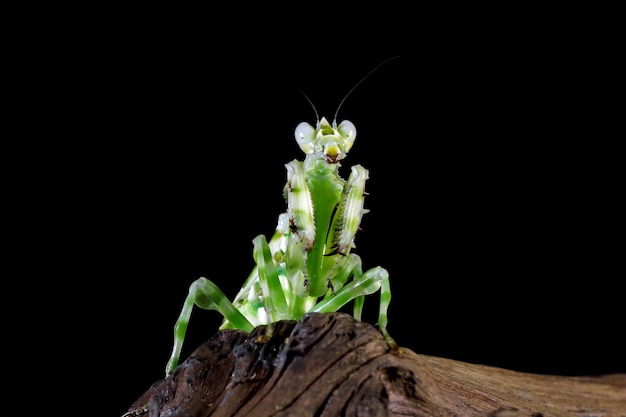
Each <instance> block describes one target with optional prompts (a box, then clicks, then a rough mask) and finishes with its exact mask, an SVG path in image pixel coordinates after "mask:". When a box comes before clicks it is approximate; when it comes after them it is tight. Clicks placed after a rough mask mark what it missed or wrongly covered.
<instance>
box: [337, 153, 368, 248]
mask: <svg viewBox="0 0 626 417" xmlns="http://www.w3.org/2000/svg"><path fill="white" fill-rule="evenodd" d="M368 178H369V172H368V171H367V169H365V168H363V167H362V166H361V165H355V166H353V167H352V172H351V173H350V177H349V178H348V182H347V183H346V185H345V191H344V194H343V197H342V199H341V202H340V203H339V207H337V214H336V215H335V221H336V224H334V225H333V228H332V230H333V236H332V237H331V238H332V242H331V247H332V248H333V251H334V252H336V253H341V254H344V255H346V254H347V253H348V252H349V251H350V248H351V247H352V246H353V242H354V236H355V235H356V232H357V231H358V230H359V225H360V224H361V219H362V217H363V214H365V213H367V212H368V210H365V209H364V208H363V204H364V200H365V198H364V195H365V181H367V179H368Z"/></svg>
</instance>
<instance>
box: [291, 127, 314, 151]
mask: <svg viewBox="0 0 626 417" xmlns="http://www.w3.org/2000/svg"><path fill="white" fill-rule="evenodd" d="M295 137H296V142H298V145H300V149H302V151H303V152H304V153H305V154H309V153H311V152H313V140H314V139H315V128H314V127H313V126H311V125H310V124H308V123H307V122H302V123H300V124H299V125H298V126H296V131H295Z"/></svg>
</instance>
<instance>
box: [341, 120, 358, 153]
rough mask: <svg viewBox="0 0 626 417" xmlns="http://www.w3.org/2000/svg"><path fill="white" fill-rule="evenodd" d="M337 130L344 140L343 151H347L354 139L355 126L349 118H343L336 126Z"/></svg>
mask: <svg viewBox="0 0 626 417" xmlns="http://www.w3.org/2000/svg"><path fill="white" fill-rule="evenodd" d="M337 131H338V132H339V134H341V137H342V138H343V140H344V141H345V143H344V152H348V151H349V150H350V148H352V144H353V143H354V139H356V127H355V126H354V123H352V122H351V121H349V120H344V121H343V122H341V123H339V126H337Z"/></svg>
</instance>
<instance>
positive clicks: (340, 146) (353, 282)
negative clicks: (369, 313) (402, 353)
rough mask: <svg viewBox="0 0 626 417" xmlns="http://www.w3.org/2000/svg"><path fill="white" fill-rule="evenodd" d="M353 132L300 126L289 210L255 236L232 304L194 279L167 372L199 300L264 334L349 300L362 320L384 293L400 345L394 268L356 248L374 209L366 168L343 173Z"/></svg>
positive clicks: (383, 313)
mask: <svg viewBox="0 0 626 417" xmlns="http://www.w3.org/2000/svg"><path fill="white" fill-rule="evenodd" d="M381 65H382V64H381ZM375 69H376V68H375ZM372 71H373V70H372ZM370 73H371V72H370ZM357 85H358V84H357ZM351 91H352V90H351ZM344 100H345V98H344ZM355 138H356V128H355V126H354V124H352V123H351V122H349V121H347V120H346V121H343V122H341V123H340V124H339V125H338V124H337V122H336V121H335V120H333V122H332V124H331V123H329V122H328V121H327V120H326V118H321V119H318V121H317V124H316V126H315V127H314V126H312V125H310V124H308V123H305V122H303V123H300V124H299V125H298V126H297V127H296V130H295V139H296V142H297V143H298V145H299V146H300V149H302V151H303V152H304V153H305V155H306V157H305V159H304V161H299V160H293V161H291V162H289V163H287V164H286V165H285V167H286V169H287V184H286V185H285V187H284V194H285V198H286V202H287V211H286V212H285V213H283V214H281V215H280V216H279V217H278V225H277V227H276V231H275V232H274V234H273V235H272V238H271V239H270V240H269V242H268V241H267V240H266V238H265V236H263V235H259V236H257V237H256V238H254V240H253V258H254V261H255V263H256V266H255V267H254V268H253V269H252V272H251V273H250V275H249V276H248V278H247V279H246V281H245V282H244V285H243V286H242V288H241V289H240V290H239V292H238V293H237V295H236V296H235V298H234V299H233V301H232V303H231V302H230V301H229V300H228V299H227V297H226V296H225V295H224V294H223V293H222V291H220V290H219V288H218V287H217V286H216V285H215V284H214V283H213V282H211V281H209V280H208V279H206V278H200V279H198V280H196V281H195V282H194V283H193V284H192V285H191V287H190V288H189V294H188V296H187V299H186V300H185V303H184V305H183V308H182V311H181V313H180V316H179V318H178V320H177V321H176V324H175V326H174V347H173V349H172V354H171V357H170V360H169V362H168V364H167V368H166V374H169V373H171V372H172V371H173V370H174V369H175V368H176V366H177V364H178V360H179V356H180V353H181V349H182V344H183V341H184V338H185V332H186V330H187V325H188V323H189V318H190V316H191V311H192V309H193V306H194V305H197V306H198V307H200V308H204V309H211V310H217V311H219V312H220V313H221V314H222V316H224V320H223V322H222V325H221V326H220V330H222V329H229V328H234V329H240V330H244V331H247V332H250V331H252V329H253V328H254V327H256V326H258V325H268V326H267V331H266V336H271V331H272V326H271V323H273V322H275V321H278V320H284V319H294V320H299V319H300V318H302V317H303V316H304V315H305V314H306V313H308V312H319V313H326V312H333V311H337V310H339V309H340V308H342V307H343V306H344V305H346V303H348V302H350V301H353V302H354V310H353V315H354V317H355V319H357V320H361V315H362V311H363V303H364V299H365V296H367V295H370V294H373V293H374V292H377V291H380V303H379V310H378V311H379V312H378V327H379V329H380V331H381V333H382V334H383V336H384V338H385V340H386V341H387V343H388V344H389V346H390V347H391V348H393V349H396V348H397V345H396V343H395V341H394V340H393V338H391V336H390V335H389V332H388V331H387V310H388V307H389V303H390V300H391V290H390V285H389V273H388V272H387V270H385V269H383V268H381V267H375V268H371V269H369V270H367V271H365V272H363V270H362V262H361V258H360V257H359V256H358V255H356V254H352V253H350V252H351V250H352V249H353V248H354V237H355V235H356V233H357V231H358V230H359V225H360V223H361V218H362V216H363V214H365V213H367V211H368V210H366V209H365V208H364V207H363V203H364V196H365V194H366V193H365V183H366V181H367V179H368V175H369V173H368V171H367V170H366V169H365V168H363V167H362V166H361V165H355V166H353V167H352V168H351V171H350V176H349V178H348V180H344V179H343V178H341V176H340V175H339V172H338V169H339V167H340V165H341V164H340V161H342V160H343V158H345V157H346V155H347V153H348V152H349V151H350V148H351V147H352V145H353V143H354V140H355Z"/></svg>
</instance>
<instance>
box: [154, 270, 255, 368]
mask: <svg viewBox="0 0 626 417" xmlns="http://www.w3.org/2000/svg"><path fill="white" fill-rule="evenodd" d="M194 305H197V306H198V307H200V308H203V309H205V310H217V311H219V312H220V313H221V314H222V315H223V316H224V317H225V318H227V319H228V321H230V322H231V323H232V324H233V325H234V326H235V327H236V328H239V329H242V330H245V331H248V332H251V331H252V330H253V329H254V326H253V325H252V324H251V323H250V322H249V321H248V319H247V318H245V317H244V315H243V314H241V313H240V312H239V310H237V309H236V308H235V306H233V304H232V303H231V302H230V301H229V300H228V298H227V297H226V296H225V295H224V293H223V292H222V291H221V290H220V289H219V288H218V287H217V285H215V284H214V283H212V282H211V281H209V280H208V279H206V278H204V277H202V278H199V279H197V280H196V281H194V282H193V284H191V286H190V287H189V294H188V295H187V298H186V299H185V303H184V304H183V309H182V311H181V312H180V316H179V317H178V320H176V324H175V325H174V347H173V349H172V354H171V356H170V359H169V361H168V362H167V366H166V368H165V375H166V376H167V375H169V374H170V373H171V372H172V371H173V370H174V369H176V367H177V366H178V360H179V358H180V352H181V350H182V347H183V342H184V340H185V334H186V333H187V325H188V324H189V318H190V317H191V311H192V310H193V306H194Z"/></svg>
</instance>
